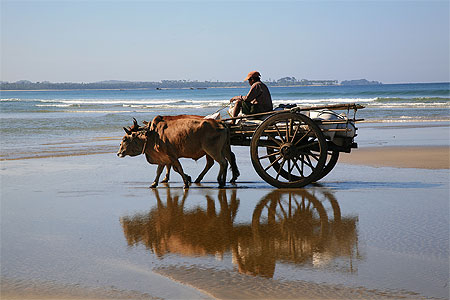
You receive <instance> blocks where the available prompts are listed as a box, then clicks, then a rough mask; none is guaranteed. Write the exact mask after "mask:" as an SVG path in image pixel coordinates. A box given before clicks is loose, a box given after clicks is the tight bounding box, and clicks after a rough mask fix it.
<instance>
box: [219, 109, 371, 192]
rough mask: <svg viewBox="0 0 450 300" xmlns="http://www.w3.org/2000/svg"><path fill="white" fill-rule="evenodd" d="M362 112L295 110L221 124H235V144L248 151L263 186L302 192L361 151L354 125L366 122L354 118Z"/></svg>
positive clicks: (261, 114)
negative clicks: (356, 150) (352, 153)
mask: <svg viewBox="0 0 450 300" xmlns="http://www.w3.org/2000/svg"><path fill="white" fill-rule="evenodd" d="M362 108H364V106H361V105H359V104H342V105H341V104H339V105H324V106H314V107H293V108H290V109H281V110H275V111H271V112H266V113H259V114H254V115H246V116H245V115H242V116H238V117H235V118H228V119H223V121H225V122H227V121H230V120H235V122H236V121H237V123H236V124H233V125H231V124H230V125H229V127H230V140H231V145H233V146H250V157H251V161H252V164H253V167H254V169H255V171H256V172H257V173H258V175H259V176H260V177H261V178H262V179H263V180H264V181H266V182H267V183H269V184H271V185H273V186H275V187H278V188H300V187H303V186H305V185H308V184H310V183H312V182H317V181H318V180H320V179H321V178H323V177H325V176H326V175H327V174H328V173H329V172H330V171H331V170H332V169H333V168H334V166H335V165H336V163H337V161H338V158H339V153H341V152H346V153H350V151H351V149H353V148H357V144H356V143H355V142H354V138H355V136H356V130H357V128H356V127H355V124H356V122H358V121H362V119H359V120H358V119H356V111H357V110H358V109H362ZM336 111H339V112H341V113H340V114H338V113H337V112H336ZM351 114H353V115H352V116H351Z"/></svg>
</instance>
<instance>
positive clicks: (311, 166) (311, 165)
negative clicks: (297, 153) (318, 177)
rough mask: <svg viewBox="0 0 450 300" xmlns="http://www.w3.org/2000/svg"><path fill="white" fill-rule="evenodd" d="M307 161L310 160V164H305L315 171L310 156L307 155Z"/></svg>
mask: <svg viewBox="0 0 450 300" xmlns="http://www.w3.org/2000/svg"><path fill="white" fill-rule="evenodd" d="M306 159H307V160H308V163H307V162H305V164H306V165H308V166H309V167H310V168H311V169H314V166H313V164H312V162H311V159H310V158H309V155H306Z"/></svg>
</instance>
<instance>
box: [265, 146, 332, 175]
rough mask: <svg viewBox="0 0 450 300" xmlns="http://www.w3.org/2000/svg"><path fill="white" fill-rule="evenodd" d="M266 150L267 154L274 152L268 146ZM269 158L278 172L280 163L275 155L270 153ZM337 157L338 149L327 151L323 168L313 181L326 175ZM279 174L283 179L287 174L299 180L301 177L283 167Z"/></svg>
mask: <svg viewBox="0 0 450 300" xmlns="http://www.w3.org/2000/svg"><path fill="white" fill-rule="evenodd" d="M266 150H267V154H273V153H275V150H274V149H272V148H270V147H267V149H266ZM269 159H270V162H271V163H273V167H274V169H275V170H277V172H278V170H279V169H280V164H279V163H278V162H275V159H276V158H275V156H274V155H271V156H270V157H269ZM338 159H339V151H328V155H327V161H326V163H325V167H324V168H323V170H322V173H321V174H320V175H319V177H317V178H316V180H315V181H319V180H320V179H322V178H324V177H325V176H327V175H328V173H330V172H331V170H333V168H334V167H335V166H336V163H337V161H338ZM280 175H281V176H283V178H285V179H289V176H291V179H292V180H300V179H301V177H298V176H296V175H294V174H289V173H288V172H286V171H285V170H284V169H281V170H280Z"/></svg>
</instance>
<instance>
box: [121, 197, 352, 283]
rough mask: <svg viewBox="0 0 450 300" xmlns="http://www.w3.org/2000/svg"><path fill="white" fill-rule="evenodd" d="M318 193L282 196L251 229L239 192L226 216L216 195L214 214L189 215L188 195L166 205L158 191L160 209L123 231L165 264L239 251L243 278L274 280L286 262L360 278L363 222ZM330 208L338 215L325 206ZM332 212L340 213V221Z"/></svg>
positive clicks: (228, 202) (131, 220)
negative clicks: (170, 259)
mask: <svg viewBox="0 0 450 300" xmlns="http://www.w3.org/2000/svg"><path fill="white" fill-rule="evenodd" d="M318 194H319V193H317V194H316V195H314V194H312V193H309V192H308V191H306V190H295V191H294V190H293V191H289V192H286V191H284V192H283V191H280V190H275V191H273V192H271V193H269V194H268V195H266V196H265V197H263V198H262V199H261V201H259V202H258V203H257V204H256V206H255V209H254V211H253V215H252V216H251V222H250V220H249V221H247V222H245V221H244V222H242V220H241V222H240V223H239V224H235V219H236V214H237V212H238V208H239V203H240V200H239V199H238V198H237V190H235V189H233V190H232V191H231V199H227V192H226V190H219V192H218V197H217V200H216V201H218V202H219V205H220V208H219V211H217V210H216V207H217V205H216V201H214V199H213V198H211V197H209V196H206V203H205V204H206V205H205V206H206V207H195V208H194V209H185V208H184V203H185V201H186V199H187V192H185V193H184V195H183V197H182V198H181V197H179V196H173V195H171V193H170V189H168V190H167V203H166V204H165V203H163V201H161V199H160V197H159V194H158V191H157V190H155V196H156V199H157V207H155V208H153V209H151V210H150V211H149V212H146V213H144V214H137V215H134V216H125V217H122V218H121V224H122V228H123V231H124V234H125V237H126V239H127V241H128V245H129V246H133V245H137V244H143V245H145V246H146V248H147V249H149V250H151V251H153V252H154V253H155V254H156V255H157V256H158V257H163V256H164V255H165V254H167V253H172V254H180V255H185V256H198V255H216V256H223V255H224V254H225V253H226V252H231V254H232V257H233V263H234V264H236V265H237V269H238V271H239V272H240V273H244V274H249V275H258V276H262V277H268V278H271V277H273V275H274V272H275V265H276V263H277V262H281V261H282V262H285V263H293V264H296V265H307V266H311V265H312V266H313V267H318V268H323V267H331V268H333V269H335V270H338V271H341V272H353V271H354V270H355V269H354V268H355V262H354V261H353V259H354V258H359V257H360V256H359V251H358V243H357V229H356V227H357V218H355V217H345V218H343V217H342V216H341V212H340V208H339V204H338V202H337V200H336V199H335V198H334V196H333V195H332V194H331V193H329V192H327V191H324V192H323V195H322V196H320V195H318ZM180 198H181V201H180ZM322 198H323V199H322ZM326 202H330V204H331V208H329V207H325V204H326ZM327 211H329V212H331V211H332V216H331V215H330V216H328V213H327ZM249 217H250V216H249ZM343 258H348V261H346V260H345V259H343Z"/></svg>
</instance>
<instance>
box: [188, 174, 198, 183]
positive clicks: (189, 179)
mask: <svg viewBox="0 0 450 300" xmlns="http://www.w3.org/2000/svg"><path fill="white" fill-rule="evenodd" d="M186 178H187V181H188V182H189V183H192V178H191V176H189V175H186ZM196 182H197V181H196Z"/></svg>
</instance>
